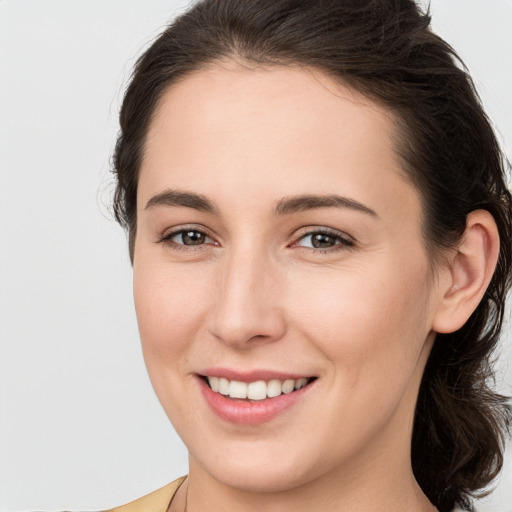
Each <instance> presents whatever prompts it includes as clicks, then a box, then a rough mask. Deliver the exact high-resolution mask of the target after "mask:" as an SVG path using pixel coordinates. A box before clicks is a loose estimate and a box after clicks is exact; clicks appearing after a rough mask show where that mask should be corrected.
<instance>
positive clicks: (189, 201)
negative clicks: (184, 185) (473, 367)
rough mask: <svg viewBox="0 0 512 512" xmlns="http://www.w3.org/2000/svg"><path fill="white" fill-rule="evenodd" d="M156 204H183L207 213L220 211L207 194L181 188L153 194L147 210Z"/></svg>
mask: <svg viewBox="0 0 512 512" xmlns="http://www.w3.org/2000/svg"><path fill="white" fill-rule="evenodd" d="M155 206H182V207H185V208H193V209H194V210H199V211H201V212H206V213H218V209H217V208H216V206H215V205H214V204H213V203H212V202H211V201H210V200H209V199H208V198H207V197H206V196H203V195H201V194H196V193H195V192H184V191H180V190H166V191H165V192H162V193H161V194H157V195H156V196H153V197H152V198H151V199H150V200H149V201H148V202H147V204H146V208H145V210H147V209H148V208H153V207H155Z"/></svg>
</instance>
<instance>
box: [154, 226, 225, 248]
mask: <svg viewBox="0 0 512 512" xmlns="http://www.w3.org/2000/svg"><path fill="white" fill-rule="evenodd" d="M186 231H197V232H198V233H201V234H203V235H205V236H206V237H208V238H209V239H211V240H212V241H213V242H214V244H212V243H211V242H205V243H202V244H197V245H194V244H192V245H185V244H180V243H177V242H174V241H172V238H173V237H175V236H176V235H179V234H180V233H183V232H186ZM157 242H158V243H163V244H168V245H170V246H172V247H173V248H174V249H176V250H183V251H201V250H206V249H208V247H207V246H211V245H219V244H218V243H217V242H216V240H215V237H214V236H213V234H212V233H211V232H210V230H209V229H207V228H205V227H204V226H200V225H199V226H198V225H197V224H183V225H181V226H174V227H172V228H169V229H167V230H166V231H164V233H163V234H162V235H160V236H159V237H158V240H157Z"/></svg>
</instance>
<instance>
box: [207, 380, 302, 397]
mask: <svg viewBox="0 0 512 512" xmlns="http://www.w3.org/2000/svg"><path fill="white" fill-rule="evenodd" d="M205 379H206V382H207V383H208V385H209V386H210V389H212V391H214V392H215V393H219V394H221V395H224V396H229V397H230V398H234V399H239V400H244V399H248V400H254V401H258V400H266V399H267V398H276V397H278V396H280V395H282V394H285V395H287V394H289V393H292V392H293V391H298V390H299V389H301V388H303V387H304V386H306V385H307V384H309V382H310V381H311V380H312V379H311V378H309V379H308V378H305V377H303V378H300V379H286V380H279V379H272V380H269V381H264V380H257V381H254V382H241V381H237V380H228V379H226V378H223V377H209V376H207V377H205Z"/></svg>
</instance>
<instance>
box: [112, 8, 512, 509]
mask: <svg viewBox="0 0 512 512" xmlns="http://www.w3.org/2000/svg"><path fill="white" fill-rule="evenodd" d="M114 165H115V171H116V176H117V180H118V183H117V191H116V196H115V209H116V214H117V218H118V220H119V221H120V222H121V224H122V225H123V226H125V227H126V228H127V229H128V231H129V241H130V242H129V246H130V255H131V259H132V262H133V267H134V295H135V304H136V310H137V318H138V322H139V328H140V334H141V340H142V346H143V352H144V358H145V362H146V366H147V368H148V371H149V375H150V378H151V381H152V384H153V387H154V389H155V391H156V393H157V395H158V397H159V400H160V402H161V404H162V406H163V408H164V409H165V411H166V413H167V415H168V416H169V418H170V420H171V421H172V423H173V425H174V427H175V428H176V431H177V432H178V434H179V435H180V436H181V437H182V439H183V441H184V442H185V444H186V446H187V448H188V450H189V475H188V477H187V478H186V479H180V480H178V481H176V482H174V483H172V484H170V485H169V486H167V487H165V488H163V489H161V490H159V491H157V492H156V493H153V494H151V495H149V496H147V497H145V498H142V499H141V500H138V501H137V502H134V503H132V504H130V505H127V506H125V507H121V508H120V509H116V510H123V511H128V510H161V511H164V510H169V511H170V512H181V511H184V510H186V511H188V512H196V511H209V510H212V511H216V510H223V511H230V510H237V511H252V510H268V511H274V510H275V511H288V510H293V511H309V510H322V511H331V510H332V511H334V510H336V511H338V510H344V511H373V510H375V511H377V510H379V511H382V510H404V511H405V510H407V511H409V512H413V511H418V512H419V511H433V510H439V511H452V510H455V509H457V510H469V509H470V501H469V497H470V496H471V495H474V494H475V493H477V492H478V491H479V490H481V489H482V488H483V487H485V486H486V485H487V484H488V483H489V482H491V481H492V480H493V478H494V477H495V476H496V475H497V473H498V472H499V470H500V467H501V463H502V445H503V437H504V432H505V430H506V428H507V425H508V417H507V409H506V405H505V398H504V397H501V396H499V395H496V394H494V393H493V392H492V391H491V390H490V389H489V388H488V386H487V383H488V380H489V377H490V376H491V375H492V371H491V368H490V365H489V358H490V356H491V354H492V352H493V349H494V348H495V346H496V343H497V341H498V336H499V333H500V330H501V324H502V317H503V308H504V298H505V294H506V291H507V290H508V288H509V285H510V257H511V255H510V249H511V243H510V242H511V199H510V195H509V193H508V191H507V189H506V186H505V183H504V159H503V157H502V154H501V153H500V150H499V148H498V145H497V142H496V139H495V136H494V134H493V132H492V129H491V127H490V125H489V122H488V120H487V118H486V116H485V114H484V113H483V111H482V108H481V106H480V103H479V101H478V99H477V97H476V94H475V92H474V89H473V86H472V83H471V80H470V78H469V77H468V76H467V74H466V73H465V71H464V70H463V69H461V67H459V66H458V65H457V56H456V55H455V53H454V51H453V50H452V49H451V48H450V47H449V46H448V45H447V44H446V43H445V42H444V41H442V40H441V39H440V38H439V37H437V36H436V35H434V34H433V33H432V32H431V31H430V30H429V18H428V16H427V15H425V14H422V13H421V12H420V10H419V8H418V6H417V5H416V4H415V3H414V2H413V1H412V0H363V1H361V0H358V1H357V2H354V1H351V0H325V1H318V0H277V1H275V0H273V1H268V0H203V1H201V2H199V3H197V4H195V5H194V6H193V7H192V8H191V9H190V10H189V11H188V12H187V13H185V14H184V15H183V16H181V17H180V18H178V19H177V20H176V21H175V22H174V23H173V24H172V25H171V26H170V27H169V28H168V29H167V30H166V31H165V32H164V33H163V34H162V35H161V36H160V37H159V38H158V39H157V40H156V41H155V42H154V43H153V45H152V46H151V47H150V48H149V49H148V50H147V52H146V53H145V54H144V55H143V56H142V57H141V59H140V60H139V62H138V63H137V66H136V69H135V72H134V75H133V78H132V81H131V83H130V85H129V87H128V90H127V92H126V96H125V99H124V103H123V106H122V110H121V132H120V136H119V139H118V143H117V146H116V151H115V155H114Z"/></svg>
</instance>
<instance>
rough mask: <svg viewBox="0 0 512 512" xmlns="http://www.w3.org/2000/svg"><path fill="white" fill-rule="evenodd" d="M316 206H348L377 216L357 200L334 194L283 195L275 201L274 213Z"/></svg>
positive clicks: (299, 210) (283, 213) (314, 207)
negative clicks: (283, 196)
mask: <svg viewBox="0 0 512 512" xmlns="http://www.w3.org/2000/svg"><path fill="white" fill-rule="evenodd" d="M316 208H348V209H350V210H355V211H358V212H362V213H366V214H368V215H371V216H372V217H377V218H378V217H379V216H378V215H377V212H375V211H374V210H372V209H371V208H368V206H365V205H364V204H362V203H360V202H359V201H356V200H354V199H350V198H348V197H342V196H338V195H334V194H331V195H301V196H292V197H285V198H283V199H281V200H280V201H279V202H278V203H277V206H276V209H275V213H276V214H277V215H286V214H290V213H296V212H303V211H306V210H313V209H316Z"/></svg>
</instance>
